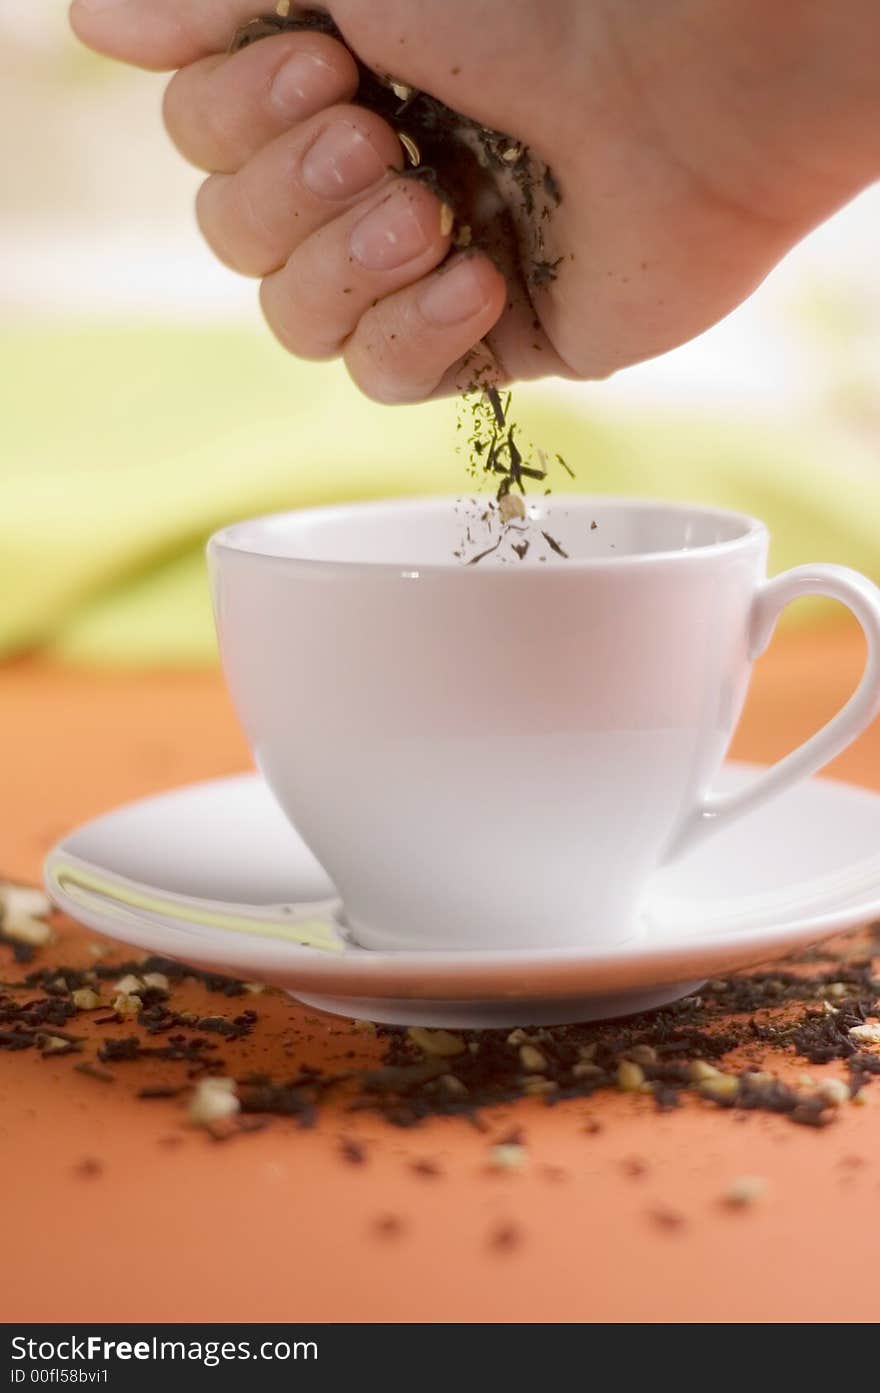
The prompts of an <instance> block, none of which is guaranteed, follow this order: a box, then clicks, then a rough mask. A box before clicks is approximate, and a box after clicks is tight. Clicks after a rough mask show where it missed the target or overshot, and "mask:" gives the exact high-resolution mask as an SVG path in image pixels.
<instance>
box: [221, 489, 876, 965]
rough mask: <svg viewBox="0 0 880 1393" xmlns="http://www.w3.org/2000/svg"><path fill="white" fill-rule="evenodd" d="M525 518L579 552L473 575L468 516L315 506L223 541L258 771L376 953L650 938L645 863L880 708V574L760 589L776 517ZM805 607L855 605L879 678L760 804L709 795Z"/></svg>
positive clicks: (806, 769)
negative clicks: (467, 552)
mask: <svg viewBox="0 0 880 1393" xmlns="http://www.w3.org/2000/svg"><path fill="white" fill-rule="evenodd" d="M528 513H529V515H530V519H531V520H532V522H533V524H534V527H535V529H536V530H535V532H534V536H535V537H536V538H537V539H538V542H539V543H540V541H541V530H542V529H543V530H545V531H547V532H549V533H551V534H552V535H553V536H554V537H555V538H556V539H557V540H558V541H559V542H560V543H561V545H562V547H563V548H564V550H565V551H566V552H567V553H568V559H562V558H560V557H558V556H556V555H555V553H553V552H551V551H550V550H549V548H548V547H546V546H537V545H536V546H533V547H532V548H531V549H530V552H529V555H528V556H527V557H526V559H525V560H524V561H522V562H519V561H513V562H508V563H507V564H502V563H501V562H500V561H498V560H497V559H496V557H487V558H486V559H485V560H484V561H482V562H481V563H480V564H479V565H476V566H465V565H462V564H461V562H460V561H459V560H457V559H456V558H455V557H454V555H453V552H454V551H455V550H456V549H457V548H458V547H459V545H460V542H461V533H462V520H461V513H460V512H458V511H456V509H455V506H454V503H453V500H450V499H439V500H430V501H425V500H407V501H392V502H374V503H352V504H344V505H341V506H334V507H326V508H314V509H309V510H304V511H301V512H295V513H288V514H283V515H279V516H274V517H268V518H262V519H257V520H256V521H252V522H243V523H239V524H237V525H234V526H232V527H229V528H226V529H225V530H224V531H222V532H220V533H218V534H217V535H216V536H215V537H213V538H212V540H211V542H210V544H209V557H210V564H211V572H212V581H213V589H214V602H215V613H216V620H217V628H218V633H219V638H220V647H221V651H222V656H223V663H224V667H225V672H226V677H227V681H228V684H229V688H230V690H231V693H232V697H233V700H234V702H235V705H236V707H237V710H238V713H239V716H240V718H241V720H242V723H243V725H244V728H245V731H246V733H247V736H248V738H249V740H250V743H251V746H252V748H253V751H254V754H255V756H256V760H257V763H258V766H259V768H260V770H261V771H262V773H263V774H264V776H265V778H266V780H267V781H268V783H269V785H270V787H271V788H272V790H273V791H274V793H275V795H276V797H277V799H278V801H279V803H280V804H281V806H282V808H283V809H284V811H285V812H286V814H287V816H288V817H289V818H290V820H291V822H292V823H294V825H295V826H296V828H297V829H298V831H299V832H300V833H301V834H302V836H303V837H304V838H305V840H306V842H307V843H308V844H309V846H310V847H311V849H312V851H313V852H314V853H315V855H316V856H317V857H318V859H319V860H320V861H321V862H322V864H323V865H324V866H325V868H326V869H327V871H328V873H329V874H330V875H331V876H332V878H333V880H334V882H335V884H336V886H337V889H338V891H339V894H340V895H341V897H342V900H343V903H344V906H345V914H346V920H347V922H348V924H349V926H350V929H351V932H352V934H353V936H354V937H355V938H356V939H357V940H358V941H359V942H360V943H362V944H364V945H365V946H367V947H376V948H404V947H406V948H411V947H419V948H424V949H432V948H433V949H439V948H457V949H463V948H465V949H466V948H473V949H477V948H489V947H491V948H526V947H528V948H534V947H538V946H559V947H563V946H565V947H573V946H580V947H584V946H591V947H603V946H605V947H607V946H610V945H614V944H618V943H621V942H623V941H625V940H628V939H632V938H634V937H636V936H637V935H638V934H639V932H640V929H639V913H638V911H639V902H640V899H641V897H642V894H643V891H644V888H645V884H646V881H647V879H648V877H649V876H650V875H651V873H652V872H653V871H654V870H655V868H657V867H658V866H659V865H661V864H662V863H663V862H665V861H668V860H669V859H670V858H671V857H673V856H677V855H678V854H679V853H680V852H682V851H683V850H685V849H687V848H689V847H691V846H693V845H694V843H695V842H696V841H697V840H698V839H699V838H701V837H702V836H704V835H705V834H706V833H707V832H708V831H710V830H712V829H715V828H722V827H724V826H725V825H726V824H727V823H729V822H730V821H732V820H733V819H734V818H737V817H740V816H742V814H744V813H747V812H748V811H750V810H751V809H752V808H754V807H756V806H757V805H758V804H759V803H762V802H764V801H765V800H766V799H768V798H770V797H772V796H773V795H774V794H776V793H778V792H780V791H781V790H782V789H784V788H788V787H789V786H790V785H791V784H792V783H794V782H796V781H797V780H799V779H803V778H805V777H806V776H807V775H809V774H812V773H814V772H815V771H816V770H817V769H819V768H820V767H821V766H822V765H823V764H825V763H827V761H828V760H830V759H832V758H833V757H834V756H835V755H836V754H838V753H839V752H840V751H841V750H842V749H843V748H844V747H845V746H846V745H847V744H849V742H850V741H852V740H853V739H854V738H855V737H856V736H857V735H858V734H859V732H860V731H862V730H863V729H864V728H865V727H866V726H867V725H868V724H869V722H870V721H871V720H872V719H873V717H874V716H875V714H876V713H877V711H878V708H880V590H878V588H877V587H876V586H875V585H874V584H873V583H872V582H871V581H869V580H867V579H866V578H865V577H864V576H861V575H858V574H857V573H856V572H853V571H850V570H847V569H845V568H843V567H840V566H832V565H813V566H799V567H797V568H796V569H795V570H792V571H787V572H786V573H785V574H783V575H780V576H776V577H775V578H774V579H772V580H769V581H768V580H767V579H766V571H765V568H766V556H767V542H768V537H767V531H766V529H765V527H764V526H763V524H762V523H760V522H756V521H754V520H753V519H751V518H747V517H743V516H740V515H737V514H734V513H727V512H723V511H719V510H715V509H709V508H697V507H689V506H686V505H669V504H664V503H656V502H637V501H621V500H616V499H607V498H584V497H555V498H553V497H551V498H542V499H540V500H538V501H536V502H529V505H528ZM594 523H595V524H596V525H595V526H593V524H594ZM541 556H546V558H547V559H546V560H541V559H539V557H541ZM806 594H818V595H826V596H831V597H832V598H834V599H837V600H840V601H842V602H843V603H844V604H845V605H847V606H848V607H849V608H850V609H851V610H852V611H853V613H854V614H855V615H856V618H857V619H858V620H859V622H860V624H861V625H862V628H863V629H864V631H865V635H866V638H867V640H868V664H867V668H866V672H865V676H864V678H863V679H862V682H861V685H860V686H859V688H858V690H857V692H856V693H855V695H854V696H853V697H852V698H851V699H850V701H849V702H848V703H847V705H846V706H845V707H844V708H843V709H842V710H841V711H840V712H839V713H838V714H837V715H836V716H835V717H834V719H833V720H831V721H830V722H829V724H828V725H826V726H825V727H824V728H823V729H822V730H821V731H820V732H818V733H817V734H816V735H814V736H813V737H812V738H811V739H809V740H808V741H807V742H806V743H805V744H804V745H802V746H801V747H800V748H799V749H797V750H796V751H794V752H793V753H792V754H789V755H788V756H787V757H786V758H784V759H783V760H781V761H780V763H778V764H776V765H774V766H773V768H772V769H770V770H769V771H768V772H767V773H765V774H762V775H761V776H758V777H756V778H755V779H754V781H753V782H752V783H751V784H750V785H749V786H748V787H747V788H745V789H744V790H742V791H738V792H736V793H734V794H727V795H714V794H713V793H712V792H711V785H712V782H713V779H714V778H715V775H716V774H717V772H718V769H719V767H720V765H721V762H722V760H723V759H724V756H725V752H726V751H727V748H728V745H729V743H730V738H731V735H732V733H733V730H734V727H735V726H736V723H737V720H738V718H739V715H740V711H741V709H742V706H743V701H744V699H745V694H746V688H747V685H748V681H749V674H750V670H751V664H752V661H753V659H754V658H756V657H757V656H758V655H759V654H760V653H761V652H762V651H763V649H764V648H765V647H766V645H767V643H768V641H769V639H770V636H771V634H772V632H773V628H774V625H775V623H776V619H777V617H778V615H779V613H780V611H781V610H782V609H783V608H784V606H785V605H786V604H788V603H789V601H791V600H794V599H797V598H798V597H799V596H801V595H806Z"/></svg>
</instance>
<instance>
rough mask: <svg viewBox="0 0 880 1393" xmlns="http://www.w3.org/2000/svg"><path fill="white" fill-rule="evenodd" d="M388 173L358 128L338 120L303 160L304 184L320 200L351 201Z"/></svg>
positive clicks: (324, 132) (328, 128)
mask: <svg viewBox="0 0 880 1393" xmlns="http://www.w3.org/2000/svg"><path fill="white" fill-rule="evenodd" d="M384 173H385V166H384V164H383V163H382V160H381V159H380V157H379V155H378V154H377V152H376V151H375V150H374V148H373V146H372V145H371V144H370V142H369V140H367V137H366V136H365V135H363V134H362V133H361V132H360V131H359V130H358V128H357V126H352V125H349V123H348V122H347V121H337V122H335V123H334V124H333V125H332V126H328V127H327V129H326V130H325V131H322V132H321V134H320V135H319V136H318V139H317V140H316V141H315V143H314V145H312V147H311V149H310V150H309V151H308V153H307V154H306V157H305V159H304V160H303V166H302V177H303V182H304V183H305V184H306V185H307V186H308V187H309V188H310V189H311V191H312V193H315V194H317V195H318V197H319V198H328V199H343V198H352V197H353V196H354V195H355V194H356V193H361V192H362V191H363V190H364V189H368V188H369V187H370V185H371V184H375V183H376V182H377V180H379V179H381V177H382V175H383V174H384Z"/></svg>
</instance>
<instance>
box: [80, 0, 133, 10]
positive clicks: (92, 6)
mask: <svg viewBox="0 0 880 1393" xmlns="http://www.w3.org/2000/svg"><path fill="white" fill-rule="evenodd" d="M127 4H128V0H76V8H77V9H78V10H86V11H92V10H121V9H122V7H123V5H127Z"/></svg>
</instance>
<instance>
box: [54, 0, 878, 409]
mask: <svg viewBox="0 0 880 1393" xmlns="http://www.w3.org/2000/svg"><path fill="white" fill-rule="evenodd" d="M267 8H271V6H270V5H269V6H267ZM325 8H326V9H327V10H329V11H330V13H331V14H332V16H333V18H334V20H335V21H336V23H337V24H338V26H339V28H340V29H341V31H342V33H343V34H344V36H345V39H346V42H347V44H348V45H349V47H350V48H351V49H352V50H353V51H354V52H356V53H357V54H358V56H359V57H360V58H361V59H362V60H363V61H364V62H366V63H367V64H369V65H370V66H372V67H373V68H374V69H375V70H376V71H377V72H380V73H390V74H393V75H394V76H395V77H396V78H399V79H401V80H403V81H405V82H407V83H410V84H413V85H414V86H416V87H418V88H420V89H423V90H425V91H428V92H430V93H432V94H433V95H434V96H435V97H437V98H439V99H440V100H441V101H443V102H446V103H447V104H448V105H449V106H451V107H452V108H454V109H455V110H457V111H460V112H463V113H465V114H466V115H468V116H471V117H473V118H474V119H475V120H478V121H480V122H481V123H484V124H485V125H488V126H491V127H494V128H495V129H498V130H501V131H504V132H507V133H509V134H510V135H512V136H514V137H515V138H516V139H517V140H519V141H522V142H523V143H525V144H527V145H529V146H530V148H531V149H532V150H533V151H534V152H535V153H536V155H537V156H539V157H540V158H541V159H542V160H544V161H546V163H547V164H549V165H550V166H551V167H552V169H553V171H554V174H555V176H556V179H557V181H558V183H559V185H560V187H561V190H562V193H563V201H562V204H561V206H560V207H559V208H558V210H556V212H555V213H554V215H553V217H552V218H551V219H550V220H549V221H548V222H547V224H546V228H545V236H546V246H547V252H546V254H547V258H548V259H549V260H555V259H556V258H557V257H559V258H562V260H561V261H560V263H559V268H558V275H557V278H556V279H555V280H553V281H551V282H549V283H548V284H546V285H544V286H539V287H534V286H532V287H530V288H529V290H528V295H526V293H525V290H524V286H525V280H524V278H523V277H520V276H517V275H512V276H508V283H507V285H506V284H505V278H504V277H503V276H502V275H501V273H500V271H499V270H498V269H497V267H496V266H495V265H494V264H493V262H492V261H491V260H490V259H489V258H488V257H487V256H486V255H485V254H484V253H482V252H458V253H455V254H454V255H453V256H452V257H451V258H450V259H449V260H445V258H446V257H447V254H448V252H449V250H450V237H449V233H448V231H446V230H445V223H444V221H443V218H442V215H441V203H440V201H439V199H438V198H437V197H436V196H435V194H433V193H432V192H430V190H429V189H427V188H426V187H425V186H423V185H421V184H419V183H418V182H416V181H414V180H412V179H402V178H400V177H399V176H398V175H397V174H396V173H395V171H397V170H400V169H401V168H402V166H403V156H402V152H401V147H400V143H399V141H398V139H397V136H396V135H395V133H394V131H393V130H392V128H391V127H390V126H389V125H388V124H387V123H386V122H384V121H383V120H381V119H380V118H379V117H377V116H375V115H374V114H373V113H371V112H367V111H365V110H362V109H360V108H358V107H357V106H354V105H352V104H351V98H352V96H353V94H354V92H355V89H356V86H357V71H356V67H355V64H354V62H353V60H352V58H351V55H350V53H349V52H348V51H347V49H346V48H345V47H344V46H343V45H341V44H340V43H338V42H336V41H334V40H333V39H331V38H329V37H328V36H326V35H320V34H309V33H302V32H300V33H289V34H282V35H279V36H277V37H272V38H267V39H263V40H261V41H260V42H259V43H256V44H254V45H253V46H251V47H250V48H247V49H245V50H243V51H242V52H240V53H238V54H236V55H233V56H227V55H226V49H227V47H228V44H229V41H230V38H231V36H232V34H233V33H234V31H235V30H236V29H237V27H238V26H239V25H241V24H243V23H245V22H246V21H248V20H249V19H252V18H253V17H254V16H255V14H256V13H259V10H260V4H259V0H74V4H73V7H72V22H73V25H74V27H75V29H76V31H77V33H78V34H79V35H80V36H81V37H82V38H83V39H84V41H85V42H87V43H89V44H91V45H92V46H93V47H94V48H96V49H98V50H100V51H102V52H104V53H107V54H110V55H112V56H114V57H117V58H121V59H124V60H126V61H129V62H133V63H137V64H140V65H141V66H143V67H149V68H160V69H166V68H177V69H180V71H179V72H178V73H177V74H176V76H175V77H174V78H173V79H172V81H171V83H170V85H169V88H168V92H167V97H166V103H165V114H166V122H167V125H168V128H169V131H170V133H171V135H172V138H173V139H174V140H175V142H176V144H177V146H178V148H179V149H180V150H181V152H182V153H183V154H184V155H185V156H186V157H187V158H188V159H190V160H191V161H193V162H194V163H195V164H197V165H199V166H200V167H201V168H203V169H205V170H207V171H209V172H210V177H209V178H208V180H207V181H206V183H205V184H204V185H203V187H202V189H201V191H200V194H199V198H198V215H199V221H200V224H201V227H202V229H203V231H204V234H205V236H206V238H207V240H208V242H209V243H210V245H211V246H212V247H213V249H214V250H215V252H216V253H217V254H218V255H219V256H220V257H221V258H222V259H223V260H224V261H225V262H226V263H227V264H229V265H231V266H233V267H235V268H236V269H237V270H239V271H242V272H244V273H245V274H249V275H253V276H258V277H261V278H262V282H263V283H262V292H261V297H262V303H263V308H264V310H265V313H266V316H267V318H268V320H269V323H270V325H271V326H272V328H273V330H274V331H275V333H276V334H277V335H278V337H279V338H280V340H281V341H282V343H284V344H285V345H286V347H288V348H289V349H290V350H291V351H292V352H294V353H297V354H299V355H300V356H303V357H309V358H326V357H333V356H336V355H338V354H342V355H343V356H344V357H345V360H346V363H347V365H348V367H349V370H350V372H351V374H352V376H353V377H354V379H355V381H356V382H357V383H358V384H359V385H360V386H361V387H362V389H363V390H364V391H365V392H366V393H367V394H368V395H370V396H372V397H374V398H376V399H378V400H382V401H417V400H422V399H424V398H427V397H429V396H433V395H437V394H441V393H445V392H449V391H455V390H460V389H462V388H463V387H465V386H466V385H467V372H468V371H469V369H467V368H466V367H464V366H463V360H464V359H465V357H466V355H468V354H469V352H470V350H472V349H473V347H474V345H476V344H479V343H480V341H481V340H486V341H487V343H488V345H489V347H490V349H491V353H492V355H494V360H495V363H496V365H497V375H498V377H499V378H500V379H501V380H506V381H512V380H515V379H520V378H531V377H538V376H544V375H547V374H559V375H563V376H569V377H583V378H595V377H603V376H607V375H608V374H609V373H611V372H613V371H615V370H616V369H618V368H620V367H623V366H626V365H627V364H631V363H635V362H638V361H640V360H641V359H644V358H647V357H651V356H653V355H655V354H658V353H662V352H664V351H666V350H667V349H670V348H673V347H675V346H676V345H678V344H680V343H683V342H684V341H686V340H687V339H689V338H691V337H693V336H694V335H695V334H698V333H700V332H702V331H703V330H704V329H706V328H708V327H709V326H710V325H711V324H713V323H715V322H716V321H717V320H718V319H720V318H722V317H723V316H724V315H725V314H727V313H728V312H729V311H730V310H731V309H733V308H734V307H735V306H736V305H737V304H739V303H740V301H741V300H743V299H744V298H745V297H746V296H747V295H748V294H750V293H751V291H752V290H753V289H754V288H755V286H756V285H758V284H759V283H760V281H761V280H762V279H763V277H764V276H765V275H766V274H767V272H768V271H769V270H770V269H771V268H772V267H773V265H775V263H776V262H777V261H778V260H779V259H780V257H781V256H783V255H784V254H785V252H786V251H788V250H789V248H790V247H792V246H793V245H794V243H795V242H796V241H797V240H799V238H800V237H802V236H803V235H804V233H805V232H806V231H808V230H809V228H810V227H812V226H813V225H815V224H816V223H817V222H819V221H821V220H822V219H823V218H824V217H826V216H828V215H829V214H830V213H831V212H832V211H833V210H834V209H835V208H836V207H838V206H839V205H840V204H841V203H842V202H844V201H845V200H846V199H848V198H849V197H851V196H852V195H853V194H854V193H856V192H857V191H858V190H859V189H860V188H861V187H863V186H864V185H865V184H867V183H869V182H870V181H871V180H872V179H873V178H874V177H875V175H876V173H877V169H878V165H880V142H878V140H877V138H876V135H875V134H874V133H875V132H876V130H877V129H878V119H877V118H878V110H877V107H878V102H880V96H878V88H877V84H876V80H875V74H876V71H877V69H878V60H880V16H878V13H877V10H876V3H875V0H847V3H845V4H841V5H839V6H829V5H827V3H825V0H790V3H788V4H786V5H785V6H773V5H768V4H767V3H766V0H714V3H710V0H657V2H656V3H653V4H651V5H645V4H644V3H642V0H592V2H591V3H586V0H481V2H480V3H477V0H331V2H330V3H328V4H327V5H326V6H325ZM507 196H508V199H509V205H510V211H511V214H512V216H513V219H514V222H515V223H516V224H517V225H518V227H519V229H520V231H521V232H522V233H523V240H524V239H525V227H524V223H525V217H524V213H523V210H522V207H521V204H520V201H519V200H518V198H517V196H516V193H515V190H514V189H513V188H511V189H510V190H508V191H507ZM441 263H443V264H442V265H441ZM468 361H470V359H469V360H468Z"/></svg>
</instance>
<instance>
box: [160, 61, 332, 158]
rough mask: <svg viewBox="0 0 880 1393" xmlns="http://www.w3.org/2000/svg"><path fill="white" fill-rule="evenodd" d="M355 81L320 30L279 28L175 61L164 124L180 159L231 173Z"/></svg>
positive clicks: (321, 108) (328, 104) (325, 105)
mask: <svg viewBox="0 0 880 1393" xmlns="http://www.w3.org/2000/svg"><path fill="white" fill-rule="evenodd" d="M357 86H358V73H357V66H356V64H355V62H354V59H353V58H352V56H351V54H350V53H349V52H348V50H347V49H346V48H345V47H344V46H343V45H342V44H340V43H337V42H336V41H335V40H334V39H330V38H328V37H327V36H326V35H325V34H309V33H302V34H282V35H279V36H278V38H272V39H266V40H265V41H264V42H262V43H258V44H252V45H251V46H250V47H249V48H245V49H242V51H241V52H240V53H236V54H234V55H232V56H226V55H224V56H222V57H221V56H218V55H214V56H213V57H210V58H202V59H200V60H199V61H198V62H195V63H192V64H190V65H189V66H188V67H185V68H182V69H181V71H180V72H178V73H177V74H176V75H175V76H174V77H173V78H172V79H171V82H170V83H169V84H168V89H167V91H166V93H165V107H164V113H165V124H166V126H167V128H168V133H169V135H170V136H171V139H172V140H173V141H174V143H175V145H176V146H177V148H178V150H179V151H180V153H181V154H182V155H183V156H184V158H185V159H187V160H189V161H190V162H191V163H192V164H194V165H196V166H198V168H200V169H204V170H207V171H209V172H221V173H233V172H234V171H235V170H237V169H240V168H241V166H242V165H243V164H244V163H245V161H246V160H248V159H250V157H251V156H252V155H254V154H255V153H256V152H257V151H258V150H260V149H262V147H263V146H264V145H268V144H269V143H270V141H273V140H275V139H276V137H277V136H279V135H281V134H282V133H283V132H285V131H287V130H289V129H290V128H291V127H293V126H296V125H299V124H300V123H301V122H303V121H305V120H307V119H308V117H310V116H314V115H315V114H316V113H317V112H320V111H322V110H323V109H324V108H325V107H329V106H333V105H335V104H336V103H338V102H345V101H348V100H350V98H351V97H353V96H354V94H355V92H356V90H357Z"/></svg>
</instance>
